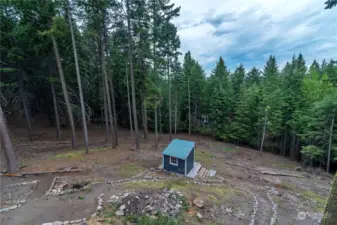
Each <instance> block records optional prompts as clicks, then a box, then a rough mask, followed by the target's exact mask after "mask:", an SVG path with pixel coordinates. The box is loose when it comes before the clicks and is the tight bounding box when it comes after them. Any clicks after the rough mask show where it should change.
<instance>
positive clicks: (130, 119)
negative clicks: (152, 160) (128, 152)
mask: <svg viewBox="0 0 337 225" xmlns="http://www.w3.org/2000/svg"><path fill="white" fill-rule="evenodd" d="M125 73H126V74H125V75H126V90H127V95H128V109H129V110H128V111H129V122H130V133H131V141H132V143H133V125H132V109H131V102H130V90H129V78H128V77H129V74H128V67H127V64H125Z"/></svg>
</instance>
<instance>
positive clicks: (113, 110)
mask: <svg viewBox="0 0 337 225" xmlns="http://www.w3.org/2000/svg"><path fill="white" fill-rule="evenodd" d="M104 44H105V49H106V55H107V56H108V55H109V50H108V41H107V31H106V26H104ZM107 70H108V72H107V73H108V81H109V83H110V89H111V92H110V94H111V101H112V113H113V120H114V137H115V145H116V146H118V124H117V113H116V102H115V89H114V85H113V82H112V76H111V77H110V76H109V75H112V74H111V70H110V66H109V63H107Z"/></svg>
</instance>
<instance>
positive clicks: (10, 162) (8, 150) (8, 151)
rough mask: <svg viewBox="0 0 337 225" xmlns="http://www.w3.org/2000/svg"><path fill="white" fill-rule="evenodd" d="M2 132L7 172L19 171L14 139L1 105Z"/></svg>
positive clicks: (0, 132) (0, 126) (0, 130)
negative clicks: (12, 139)
mask: <svg viewBox="0 0 337 225" xmlns="http://www.w3.org/2000/svg"><path fill="white" fill-rule="evenodd" d="M0 134H1V143H2V144H1V145H2V149H3V150H4V154H5V158H6V162H7V173H16V172H18V171H19V166H18V163H17V161H16V157H15V153H14V150H13V145H12V141H11V139H10V137H9V135H8V129H7V125H6V121H5V116H4V113H3V111H2V108H1V106H0Z"/></svg>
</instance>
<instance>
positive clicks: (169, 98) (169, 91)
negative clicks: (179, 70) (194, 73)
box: [167, 57, 172, 141]
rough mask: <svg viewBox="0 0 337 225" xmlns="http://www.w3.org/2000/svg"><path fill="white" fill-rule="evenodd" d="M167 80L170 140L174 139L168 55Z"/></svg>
mask: <svg viewBox="0 0 337 225" xmlns="http://www.w3.org/2000/svg"><path fill="white" fill-rule="evenodd" d="M167 82H168V108H169V129H170V141H171V140H172V116H171V115H172V112H171V111H172V108H171V78H170V59H169V57H167Z"/></svg>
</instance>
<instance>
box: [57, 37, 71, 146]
mask: <svg viewBox="0 0 337 225" xmlns="http://www.w3.org/2000/svg"><path fill="white" fill-rule="evenodd" d="M51 40H52V42H53V47H54V53H55V58H56V63H57V68H58V71H59V75H60V79H61V84H62V90H63V95H64V101H65V103H66V108H67V112H68V119H69V123H70V127H71V133H72V142H71V143H72V148H76V132H75V124H74V118H73V113H72V111H71V106H70V102H69V97H68V91H67V85H66V81H65V79H64V74H63V69H62V64H61V58H60V54H59V50H58V47H57V42H56V39H55V37H54V36H53V35H52V36H51Z"/></svg>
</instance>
